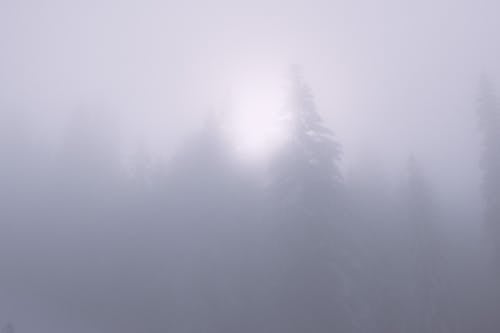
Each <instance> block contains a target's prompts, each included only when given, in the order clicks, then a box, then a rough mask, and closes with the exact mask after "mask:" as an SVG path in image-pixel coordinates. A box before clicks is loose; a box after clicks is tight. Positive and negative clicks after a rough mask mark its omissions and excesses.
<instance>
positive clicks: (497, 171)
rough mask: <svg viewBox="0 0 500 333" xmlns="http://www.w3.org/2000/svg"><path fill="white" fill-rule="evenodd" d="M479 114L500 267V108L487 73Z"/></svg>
mask: <svg viewBox="0 0 500 333" xmlns="http://www.w3.org/2000/svg"><path fill="white" fill-rule="evenodd" d="M477 115H478V117H479V128H480V131H481V135H482V151H481V161H480V165H481V168H482V170H483V178H482V193H483V198H484V219H485V223H486V228H487V233H488V234H489V235H491V237H493V239H492V241H493V244H494V247H495V257H496V258H495V260H496V263H497V265H498V267H499V271H500V111H499V106H498V101H497V97H496V95H495V92H494V89H493V85H492V83H491V82H490V81H489V79H488V78H486V77H483V78H482V80H481V83H480V91H479V100H478V108H477Z"/></svg>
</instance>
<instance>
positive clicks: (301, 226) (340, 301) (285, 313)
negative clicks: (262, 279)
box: [271, 66, 352, 333]
mask: <svg viewBox="0 0 500 333" xmlns="http://www.w3.org/2000/svg"><path fill="white" fill-rule="evenodd" d="M284 119H285V121H286V122H287V124H286V125H287V126H288V130H289V138H288V141H287V142H286V143H285V144H284V146H283V147H282V149H281V151H280V152H279V153H278V154H277V156H276V158H275V160H274V163H272V169H271V173H272V176H273V177H272V178H273V179H272V185H271V193H272V195H273V205H274V208H275V211H276V215H275V221H274V223H276V224H277V226H276V229H277V231H276V233H277V235H276V237H277V239H278V241H277V243H278V244H277V251H278V253H279V255H280V257H279V258H280V259H279V260H280V262H281V264H280V266H279V267H281V271H280V272H279V274H281V275H279V276H281V278H280V281H279V282H278V285H279V288H280V295H278V303H279V305H278V306H277V308H278V312H279V316H280V317H279V318H280V319H279V320H278V322H279V323H278V325H281V326H279V327H278V328H276V329H278V330H280V331H286V332H317V333H321V332H336V331H338V332H348V331H351V324H352V323H351V322H350V315H349V311H348V309H349V307H350V304H349V300H348V297H346V295H347V294H348V293H349V285H348V283H349V281H348V280H349V277H348V276H347V274H346V271H345V268H346V267H345V260H344V259H345V257H346V256H345V252H343V251H344V250H345V249H346V246H345V244H342V245H340V243H342V240H341V238H342V236H341V233H342V214H341V212H340V209H341V205H340V200H341V190H342V177H341V173H340V170H339V167H338V162H339V160H340V146H339V144H338V143H337V142H336V141H335V140H334V138H333V133H332V131H331V130H330V129H329V128H328V127H327V126H326V125H325V124H324V122H323V120H322V118H321V116H320V115H319V114H318V112H317V110H316V106H315V103H314V100H313V97H312V93H311V91H310V88H309V87H308V85H307V84H306V83H305V82H304V79H303V77H302V74H301V72H300V69H299V68H298V67H297V66H294V67H292V68H291V71H290V79H289V91H288V100H287V103H286V105H285V110H284Z"/></svg>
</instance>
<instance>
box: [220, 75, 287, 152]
mask: <svg viewBox="0 0 500 333" xmlns="http://www.w3.org/2000/svg"><path fill="white" fill-rule="evenodd" d="M283 106H284V89H283V85H282V84H281V81H280V80H279V79H277V78H275V77H273V76H270V75H267V76H266V75H255V76H253V77H252V78H249V77H248V76H247V77H245V78H243V79H242V80H241V81H240V84H239V85H238V87H237V88H236V89H235V90H233V92H232V106H231V108H232V110H231V114H230V117H229V124H228V129H229V131H228V132H229V136H230V140H231V141H232V142H233V143H234V147H235V149H236V151H237V153H238V155H239V157H241V158H242V159H245V160H247V161H250V162H262V161H266V160H268V159H269V158H270V157H271V156H272V154H273V153H274V152H276V150H277V149H278V148H279V147H280V146H281V145H282V144H283V143H284V142H285V140H286V138H287V132H288V131H287V126H286V122H285V121H284V119H283V117H282V115H283V111H284V110H283Z"/></svg>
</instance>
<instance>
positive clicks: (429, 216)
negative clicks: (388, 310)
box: [406, 157, 450, 333]
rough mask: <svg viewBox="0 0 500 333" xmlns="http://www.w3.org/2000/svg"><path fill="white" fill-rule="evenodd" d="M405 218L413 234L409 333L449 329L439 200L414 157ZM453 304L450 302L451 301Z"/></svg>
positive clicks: (410, 166) (448, 330) (410, 167)
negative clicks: (446, 311) (437, 200)
mask: <svg viewBox="0 0 500 333" xmlns="http://www.w3.org/2000/svg"><path fill="white" fill-rule="evenodd" d="M406 212H407V214H406V218H407V220H408V223H409V224H408V227H409V229H408V231H409V234H410V238H411V239H410V242H409V245H410V257H409V258H408V262H409V263H414V266H413V267H412V268H411V269H410V271H409V273H410V277H409V278H410V279H411V281H413V283H411V284H410V285H411V286H412V288H411V290H410V300H409V302H410V304H411V307H410V308H409V316H410V318H413V319H414V320H410V321H409V324H410V327H409V330H410V332H415V333H422V332H429V333H431V332H432V333H433V332H450V327H449V325H450V323H449V322H448V321H447V320H449V318H448V317H447V315H446V313H445V308H444V305H445V302H446V299H445V297H446V295H447V293H446V285H445V284H444V281H443V277H444V276H443V271H442V268H443V264H444V262H443V260H442V259H443V249H442V244H443V239H442V237H440V226H439V222H440V220H439V216H438V209H437V203H436V199H435V198H434V193H433V190H432V188H431V186H430V182H429V181H428V180H427V178H426V176H425V174H424V172H423V170H422V168H421V167H420V166H419V164H418V163H417V161H416V160H415V158H413V157H412V158H410V160H409V163H408V186H407V195H406ZM448 305H450V304H448Z"/></svg>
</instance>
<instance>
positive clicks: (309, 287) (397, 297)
mask: <svg viewBox="0 0 500 333" xmlns="http://www.w3.org/2000/svg"><path fill="white" fill-rule="evenodd" d="M287 82H288V85H287V95H286V101H284V103H283V104H284V108H283V109H284V110H283V112H286V113H287V117H285V118H286V120H285V121H287V122H288V123H287V125H288V128H289V129H290V132H289V133H288V140H286V142H285V143H284V144H283V145H282V146H281V147H280V149H279V150H278V151H277V152H276V154H274V156H273V157H272V159H271V161H270V162H269V167H268V169H267V170H266V172H262V173H255V172H253V170H252V169H251V168H250V167H249V166H247V165H245V164H244V163H243V162H242V161H241V160H239V159H238V158H237V157H236V156H235V154H234V151H233V149H232V146H231V144H230V143H229V142H228V140H227V137H226V136H225V135H224V133H223V129H222V126H221V124H220V122H219V119H218V117H217V116H216V115H211V116H208V117H207V119H206V121H205V124H204V126H203V127H202V128H201V129H200V130H199V131H198V132H197V133H195V135H193V136H192V137H191V138H190V140H188V141H187V142H186V143H185V144H184V145H183V146H182V147H181V148H180V149H179V150H178V151H177V153H176V154H175V156H174V157H173V158H172V159H171V160H170V161H169V162H168V163H159V162H158V161H157V160H156V159H154V158H153V156H150V154H148V153H147V151H146V150H138V151H137V152H136V153H135V154H133V156H132V158H131V159H130V160H129V161H128V162H126V163H123V162H122V161H121V157H120V153H119V151H118V149H117V147H116V144H115V142H114V141H113V138H112V135H111V134H112V133H110V132H109V131H108V130H107V129H106V128H105V127H103V126H102V123H101V122H100V121H99V118H98V117H96V115H95V114H92V113H90V112H81V113H77V114H75V116H74V117H73V118H72V120H71V121H70V123H69V124H68V126H67V130H66V132H65V135H64V138H63V140H62V145H61V147H60V149H58V150H57V151H56V152H51V151H50V150H49V149H46V148H43V147H40V144H39V143H38V142H36V141H35V140H34V139H33V136H30V135H29V133H24V132H26V131H24V132H23V126H22V125H23V121H22V119H15V118H16V117H14V116H12V117H7V116H3V118H4V122H3V123H4V126H2V133H0V156H1V163H2V166H3V167H2V172H1V174H0V179H1V184H2V185H1V187H0V199H1V200H0V220H1V221H2V223H1V226H0V240H1V241H0V247H1V248H2V251H0V252H2V253H3V254H1V255H0V256H1V257H2V258H3V260H4V262H5V266H4V270H5V272H6V274H5V276H4V277H2V279H3V282H4V285H6V286H10V285H12V286H18V285H22V284H20V283H19V276H20V275H32V276H33V277H34V278H33V279H34V280H36V281H35V282H36V283H35V282H33V281H32V282H31V284H30V285H35V287H32V288H39V289H37V290H42V291H41V295H43V296H45V297H47V298H49V299H51V300H52V301H53V302H54V303H58V304H65V307H67V308H69V309H74V310H75V311H78V313H79V315H80V316H81V317H82V318H83V319H84V320H88V321H92V322H96V323H98V324H96V325H97V326H99V327H104V328H108V331H113V330H117V328H116V327H119V329H120V330H121V331H130V332H137V331H139V330H142V331H147V332H214V333H215V332H241V333H244V332H248V333H250V332H287V333H293V332H297V333H299V332H300V333H303V332H315V333H322V332H324V333H326V332H379V333H387V332H409V333H424V332H428V333H431V332H432V333H446V332H498V330H500V322H499V320H498V319H496V317H497V316H496V309H498V306H500V303H499V302H500V288H499V283H498V277H499V274H500V262H499V260H500V259H499V258H500V248H499V246H500V229H499V228H500V137H499V135H500V128H499V126H500V124H499V110H498V105H497V102H496V98H495V93H494V89H493V87H492V84H491V83H490V82H488V81H487V80H486V79H484V80H483V81H482V82H481V87H480V93H479V100H478V107H477V112H476V113H477V116H478V122H479V131H480V133H481V135H482V145H481V147H478V149H480V151H481V160H480V161H478V163H480V165H481V170H482V193H483V199H484V200H483V203H484V214H483V216H482V217H477V218H475V219H474V220H473V221H468V222H469V223H474V224H482V225H483V226H484V228H483V230H484V233H483V235H482V236H481V237H478V238H474V237H469V238H467V237H465V239H464V237H463V235H460V236H459V235H456V234H454V230H453V229H452V228H451V227H450V225H453V224H454V223H455V222H456V221H455V220H458V219H460V218H461V217H460V216H457V214H455V212H448V211H444V208H443V206H442V205H440V201H439V198H438V197H437V196H436V194H435V191H434V189H433V186H432V183H431V182H430V180H429V179H428V176H427V173H426V169H425V168H423V167H422V165H421V164H420V162H419V160H418V156H413V157H411V156H409V158H408V163H407V169H406V170H405V173H404V175H405V176H404V178H403V179H401V180H400V181H399V183H401V186H400V188H399V189H398V190H397V191H396V192H397V193H395V192H394V191H390V190H389V189H387V188H386V187H385V186H386V184H384V183H383V181H381V180H380V179H379V178H378V177H377V174H376V171H374V170H372V168H371V167H372V166H371V165H370V164H369V163H367V164H366V165H363V167H362V170H361V171H360V172H359V173H358V174H356V176H355V177H350V178H349V179H347V178H346V177H345V176H344V175H343V174H342V172H341V168H340V163H341V158H342V147H341V145H340V143H339V142H338V141H337V139H336V138H335V136H334V134H333V131H332V130H331V129H330V128H329V127H328V126H327V125H326V124H325V122H324V121H323V119H322V117H321V116H320V114H319V112H318V111H317V107H316V105H315V102H314V98H313V94H312V91H311V89H310V88H309V86H308V85H307V83H306V81H305V79H304V77H303V75H302V73H301V72H300V70H299V69H298V68H293V69H292V70H291V71H290V75H289V78H288V79H287ZM464 218H465V217H464ZM464 242H465V243H467V244H466V245H464ZM28 280H29V278H28ZM0 281H1V280H0ZM7 331H9V332H10V331H12V329H11V328H9V329H8V330H6V332H7Z"/></svg>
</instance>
